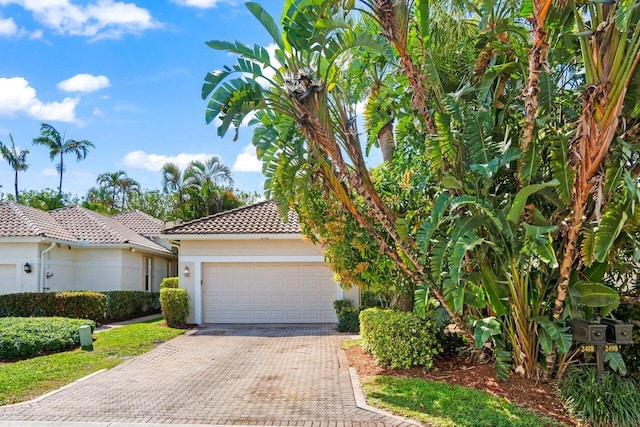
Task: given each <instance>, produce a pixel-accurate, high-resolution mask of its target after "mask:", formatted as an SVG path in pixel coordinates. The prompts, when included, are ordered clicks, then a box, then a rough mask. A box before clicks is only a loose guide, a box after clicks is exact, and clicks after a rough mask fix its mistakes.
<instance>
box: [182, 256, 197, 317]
mask: <svg viewBox="0 0 640 427" xmlns="http://www.w3.org/2000/svg"><path fill="white" fill-rule="evenodd" d="M185 267H189V272H190V273H189V277H184V269H185ZM195 268H196V266H195V263H193V262H180V263H179V264H178V286H179V287H180V288H182V289H186V290H187V293H188V294H189V317H188V318H187V323H195V310H196V305H195V286H196V285H195V271H196V270H195Z"/></svg>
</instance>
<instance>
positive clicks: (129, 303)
mask: <svg viewBox="0 0 640 427" xmlns="http://www.w3.org/2000/svg"><path fill="white" fill-rule="evenodd" d="M102 293H103V294H105V295H106V297H107V310H106V314H105V318H104V322H105V323H106V322H119V321H121V320H129V319H134V318H136V317H140V316H146V315H148V314H153V313H159V312H160V294H159V293H158V292H145V291H107V292H102Z"/></svg>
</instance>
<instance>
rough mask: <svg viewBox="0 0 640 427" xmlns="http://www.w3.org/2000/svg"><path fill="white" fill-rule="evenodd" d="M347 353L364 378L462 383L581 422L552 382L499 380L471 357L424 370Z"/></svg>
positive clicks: (358, 350)
mask: <svg viewBox="0 0 640 427" xmlns="http://www.w3.org/2000/svg"><path fill="white" fill-rule="evenodd" d="M346 353H347V359H348V360H349V365H350V366H351V367H353V368H355V369H356V371H357V372H358V375H359V376H360V377H368V376H374V375H387V376H394V377H400V378H422V379H425V380H432V381H441V382H446V383H448V384H453V385H461V386H464V387H469V388H474V389H476V390H482V391H486V392H487V393H491V394H493V395H495V396H500V397H504V398H506V399H507V400H509V401H510V402H514V403H517V404H518V405H520V406H524V407H526V408H529V409H531V410H533V411H535V412H537V413H539V414H541V415H545V416H548V417H550V418H553V419H556V420H558V421H559V422H561V423H564V424H565V425H567V426H579V425H580V424H579V423H578V422H577V421H575V420H573V419H572V418H571V417H570V416H569V415H568V414H567V411H566V409H565V407H564V405H563V403H562V401H561V400H560V398H558V396H557V394H556V386H555V384H554V383H552V382H543V381H536V380H535V379H526V378H522V377H520V376H518V375H511V377H510V378H509V381H506V382H505V381H501V380H498V379H496V377H495V375H494V370H493V366H492V365H490V364H479V363H475V362H473V361H470V360H469V359H467V358H456V357H440V358H439V359H437V360H436V362H435V364H434V367H433V369H432V370H430V371H424V370H422V369H420V368H413V369H385V368H382V367H380V366H376V365H375V364H374V363H373V358H372V357H371V355H369V354H367V353H365V352H364V351H362V348H361V347H360V346H359V345H357V346H354V347H351V348H349V349H348V350H346Z"/></svg>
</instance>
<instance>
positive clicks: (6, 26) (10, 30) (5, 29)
mask: <svg viewBox="0 0 640 427" xmlns="http://www.w3.org/2000/svg"><path fill="white" fill-rule="evenodd" d="M17 33H18V26H17V25H16V23H15V22H13V18H8V19H0V37H12V36H15V35H16V34H17Z"/></svg>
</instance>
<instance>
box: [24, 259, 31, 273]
mask: <svg viewBox="0 0 640 427" xmlns="http://www.w3.org/2000/svg"><path fill="white" fill-rule="evenodd" d="M23 270H24V272H25V273H27V274H29V273H31V264H29V263H28V262H25V264H24V267H23Z"/></svg>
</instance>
